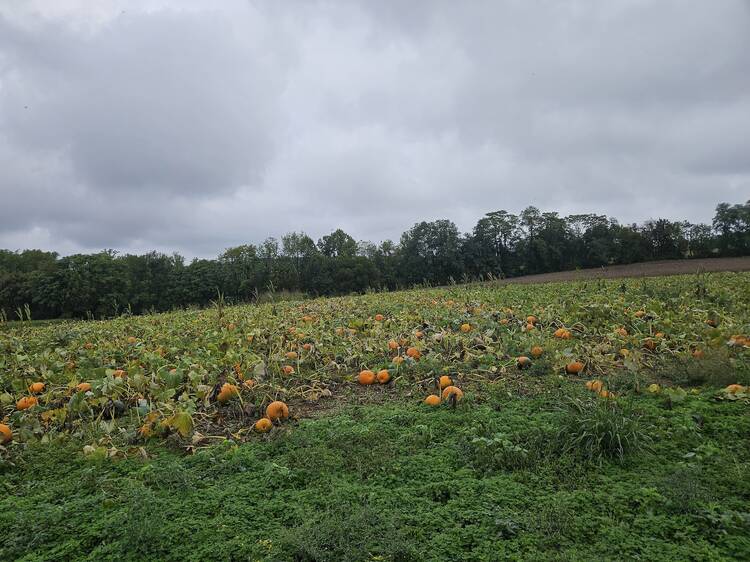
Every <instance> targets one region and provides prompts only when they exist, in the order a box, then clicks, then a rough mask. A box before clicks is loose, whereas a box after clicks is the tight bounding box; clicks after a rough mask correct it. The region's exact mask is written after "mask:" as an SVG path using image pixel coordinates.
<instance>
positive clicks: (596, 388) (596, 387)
mask: <svg viewBox="0 0 750 562" xmlns="http://www.w3.org/2000/svg"><path fill="white" fill-rule="evenodd" d="M589 383H591V384H590V386H589ZM586 387H587V388H588V389H589V390H591V391H593V392H596V393H599V392H601V391H602V389H603V388H604V383H603V382H602V381H600V380H593V381H589V382H588V383H586Z"/></svg>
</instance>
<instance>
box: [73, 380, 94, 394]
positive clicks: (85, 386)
mask: <svg viewBox="0 0 750 562" xmlns="http://www.w3.org/2000/svg"><path fill="white" fill-rule="evenodd" d="M89 390H91V383H87V382H81V383H78V384H77V385H76V391H78V392H88V391H89Z"/></svg>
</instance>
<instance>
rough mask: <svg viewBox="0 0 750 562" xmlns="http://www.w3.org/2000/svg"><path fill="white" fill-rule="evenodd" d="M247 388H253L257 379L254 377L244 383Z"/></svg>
mask: <svg viewBox="0 0 750 562" xmlns="http://www.w3.org/2000/svg"><path fill="white" fill-rule="evenodd" d="M242 384H243V386H244V387H245V388H252V387H253V386H255V381H254V380H253V379H247V380H246V381H245V382H243V383H242Z"/></svg>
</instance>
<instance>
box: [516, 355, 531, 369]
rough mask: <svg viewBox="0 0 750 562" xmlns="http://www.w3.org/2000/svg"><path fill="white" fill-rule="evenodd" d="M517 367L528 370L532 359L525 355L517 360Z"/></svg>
mask: <svg viewBox="0 0 750 562" xmlns="http://www.w3.org/2000/svg"><path fill="white" fill-rule="evenodd" d="M516 366H517V367H518V368H519V369H528V368H529V367H531V359H529V358H528V357H526V356H525V355H521V357H519V358H518V359H516Z"/></svg>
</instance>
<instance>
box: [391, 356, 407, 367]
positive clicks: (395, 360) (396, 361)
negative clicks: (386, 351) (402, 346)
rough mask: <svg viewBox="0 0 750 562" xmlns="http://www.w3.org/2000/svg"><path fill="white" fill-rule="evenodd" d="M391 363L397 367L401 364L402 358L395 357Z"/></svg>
mask: <svg viewBox="0 0 750 562" xmlns="http://www.w3.org/2000/svg"><path fill="white" fill-rule="evenodd" d="M391 361H393V364H394V365H397V366H398V365H401V363H403V362H404V358H403V357H401V356H400V355H396V357H394V358H393V359H391Z"/></svg>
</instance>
